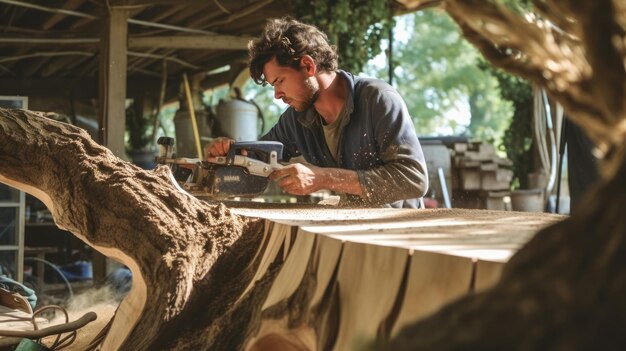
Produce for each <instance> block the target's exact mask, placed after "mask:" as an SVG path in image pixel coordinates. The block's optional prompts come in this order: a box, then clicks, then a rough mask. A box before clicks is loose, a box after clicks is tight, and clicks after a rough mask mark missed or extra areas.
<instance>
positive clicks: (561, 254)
mask: <svg viewBox="0 0 626 351" xmlns="http://www.w3.org/2000/svg"><path fill="white" fill-rule="evenodd" d="M444 3H445V8H446V10H447V11H448V13H449V14H450V15H451V17H452V18H453V19H454V20H455V21H456V22H457V23H458V24H459V26H460V28H461V30H462V31H463V35H464V36H465V37H466V38H467V39H468V40H469V41H470V42H471V43H472V44H474V45H475V46H476V47H477V48H478V49H480V50H481V52H482V53H483V55H484V56H485V58H487V59H488V60H489V61H490V62H491V63H492V64H493V65H494V66H496V67H500V68H503V69H505V70H507V71H509V72H511V73H514V74H516V75H519V76H521V77H523V78H526V79H528V80H530V81H532V82H534V83H535V84H537V85H538V86H541V87H543V88H545V89H546V90H547V91H548V92H549V93H550V95H551V97H552V98H554V99H555V100H556V101H558V102H559V103H561V104H562V105H563V107H564V109H565V110H566V111H567V116H569V117H571V118H572V120H573V121H574V122H575V123H577V124H578V125H580V126H581V127H582V128H583V129H584V130H585V132H586V133H587V134H588V135H589V136H590V137H591V138H592V139H593V140H594V141H595V143H596V145H597V146H598V150H597V151H599V152H597V153H598V154H600V153H601V154H602V156H603V157H604V159H603V162H602V169H603V171H604V172H603V177H604V181H603V182H602V184H600V185H598V186H597V187H596V188H595V189H593V190H592V191H591V192H589V193H588V194H587V195H586V196H585V197H584V199H583V201H582V205H581V206H580V207H578V208H577V212H576V214H575V216H572V217H571V218H568V219H567V220H565V221H563V222H561V223H559V224H556V225H554V226H552V227H549V228H547V229H544V230H543V231H541V232H540V233H538V234H537V235H536V236H535V237H534V238H533V239H532V241H530V242H529V243H528V244H527V245H526V246H524V247H523V248H522V249H521V250H520V251H519V252H518V253H517V254H516V255H515V256H514V257H513V258H512V259H511V260H510V261H509V263H508V264H507V265H506V266H505V267H504V270H503V273H502V277H501V280H500V281H499V282H498V283H497V284H496V285H495V286H493V287H492V288H491V289H489V290H487V291H485V292H483V293H480V294H475V295H472V296H467V297H465V298H463V299H461V300H460V301H458V302H456V303H453V304H451V305H449V306H447V307H445V308H444V309H443V310H441V311H440V312H439V313H437V314H436V315H434V316H432V317H431V318H428V319H427V320H423V321H421V322H419V323H416V324H414V325H412V326H411V327H409V328H407V329H405V330H404V331H403V332H402V333H401V334H400V336H399V337H398V338H396V339H395V340H394V341H393V342H391V343H389V344H380V345H378V347H377V348H378V349H381V350H394V351H395V350H491V349H505V350H510V349H520V350H579V349H580V350H590V349H611V350H614V349H624V348H625V347H626V336H625V334H624V333H623V331H622V326H623V325H624V323H626V304H625V303H624V299H625V298H624V296H626V269H625V268H624V257H626V256H625V255H626V240H625V239H626V216H624V213H623V211H624V208H625V206H626V188H625V187H624V184H625V183H624V180H625V179H626V144H625V143H624V140H626V124H625V123H624V121H625V119H626V103H625V101H626V99H624V97H625V85H624V82H625V81H626V69H625V66H624V59H625V57H626V50H624V39H625V35H624V33H625V32H624V23H625V22H624V21H625V19H626V11H625V10H626V8H625V7H624V4H623V2H620V1H611V0H598V1H593V2H589V1H571V0H564V1H552V0H547V1H535V6H536V10H537V13H539V15H538V16H537V15H534V14H530V13H525V12H524V11H523V10H520V8H517V9H516V10H517V11H511V10H509V9H507V8H506V7H504V6H503V4H502V2H493V1H484V0H445V1H444ZM546 20H549V21H550V22H547V21H546ZM555 25H556V26H558V27H555ZM569 157H576V155H571V154H570V155H569Z"/></svg>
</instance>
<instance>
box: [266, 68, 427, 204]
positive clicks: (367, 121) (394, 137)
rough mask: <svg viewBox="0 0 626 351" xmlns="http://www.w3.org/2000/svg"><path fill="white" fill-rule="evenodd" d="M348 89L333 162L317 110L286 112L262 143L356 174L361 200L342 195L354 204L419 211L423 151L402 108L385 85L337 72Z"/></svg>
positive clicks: (288, 155)
mask: <svg viewBox="0 0 626 351" xmlns="http://www.w3.org/2000/svg"><path fill="white" fill-rule="evenodd" d="M337 73H338V74H339V76H340V77H342V78H344V79H346V81H347V82H348V86H349V88H350V92H349V96H348V98H347V100H346V106H345V109H346V111H347V113H348V115H347V116H346V117H347V118H344V119H343V121H342V126H341V131H340V132H339V133H340V134H339V135H340V137H339V140H338V154H337V159H336V160H335V159H334V158H333V156H332V155H331V152H330V150H328V146H327V144H326V140H325V138H324V132H323V129H322V124H321V121H320V118H319V115H318V113H317V111H315V109H314V108H310V109H309V110H307V111H304V112H297V111H295V110H294V109H293V108H291V107H290V108H288V109H287V110H286V111H285V112H284V113H283V114H282V115H281V117H280V119H279V121H278V123H277V124H276V125H275V126H274V127H273V128H272V129H271V130H270V131H269V132H268V133H267V134H266V135H265V136H263V138H262V140H275V141H280V142H282V143H283V144H284V147H285V148H284V158H285V159H289V158H291V157H296V156H300V155H302V156H304V159H305V160H306V161H307V162H309V163H311V164H313V165H316V166H320V167H335V168H344V169H352V170H355V171H356V172H357V174H358V177H359V181H360V183H361V188H362V190H363V196H361V197H359V196H354V195H348V196H346V200H347V201H348V202H350V203H351V204H353V205H361V206H385V205H386V206H391V207H418V206H419V205H418V203H419V201H418V200H419V198H421V197H422V196H424V194H425V193H426V190H427V189H428V173H427V171H426V162H425V161H424V154H423V152H422V147H421V145H420V143H419V141H418V139H417V135H416V134H415V127H414V126H413V122H412V120H411V116H410V115H409V112H408V110H407V108H406V104H405V103H404V101H403V100H402V97H401V96H400V94H398V92H397V91H396V90H395V89H394V88H393V87H391V86H390V85H389V84H387V83H385V82H383V81H381V80H378V79H371V78H361V77H355V76H353V75H352V74H350V73H348V72H345V71H341V70H339V71H337Z"/></svg>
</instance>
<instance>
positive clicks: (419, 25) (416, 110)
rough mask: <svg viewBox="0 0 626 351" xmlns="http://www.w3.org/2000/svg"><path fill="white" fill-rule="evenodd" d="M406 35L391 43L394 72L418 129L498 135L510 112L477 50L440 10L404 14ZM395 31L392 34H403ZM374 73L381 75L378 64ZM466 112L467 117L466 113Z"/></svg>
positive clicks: (484, 136) (488, 136)
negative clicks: (483, 65) (392, 44)
mask: <svg viewBox="0 0 626 351" xmlns="http://www.w3.org/2000/svg"><path fill="white" fill-rule="evenodd" d="M399 23H400V24H403V23H406V29H405V31H408V32H409V33H408V34H409V37H408V40H406V41H404V42H402V41H401V40H399V41H397V42H396V43H394V57H393V59H394V76H395V83H396V87H397V89H398V91H399V92H400V93H401V94H402V96H403V98H404V100H405V101H406V103H407V107H408V109H409V111H410V113H411V116H412V117H413V120H414V124H415V126H416V130H417V132H418V133H419V134H422V135H424V134H431V135H432V134H437V133H438V132H439V133H441V131H442V130H445V131H446V133H447V134H461V133H465V134H469V135H470V136H472V137H474V138H480V139H483V140H499V139H500V138H501V137H502V134H503V131H504V129H505V128H506V126H507V124H508V120H509V118H510V116H511V114H512V108H511V104H510V103H509V102H507V101H504V100H503V99H502V98H501V97H500V92H499V87H498V81H497V80H496V79H495V77H493V76H492V75H491V73H490V72H489V71H485V70H483V69H481V68H480V67H479V66H478V60H479V57H480V54H479V53H478V51H477V50H476V49H475V48H474V47H472V46H471V45H470V44H469V43H468V42H467V41H465V40H464V39H463V37H462V36H461V35H460V34H459V31H458V29H457V27H456V24H455V23H454V22H453V21H452V20H451V19H450V18H449V16H447V15H446V14H445V13H444V12H442V11H439V10H425V11H420V12H417V13H413V14H409V15H405V16H403V17H402V18H401V19H399ZM402 32H403V30H402V28H398V29H397V30H396V33H397V35H396V38H398V37H399V34H400V33H402ZM373 75H375V76H379V77H380V76H384V75H385V72H383V71H382V69H381V70H380V71H378V72H375V73H374V74H373ZM470 113H471V119H470V120H469V121H468V120H467V116H468V115H469V114H470Z"/></svg>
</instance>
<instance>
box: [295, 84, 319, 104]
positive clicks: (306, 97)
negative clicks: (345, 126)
mask: <svg viewBox="0 0 626 351" xmlns="http://www.w3.org/2000/svg"><path fill="white" fill-rule="evenodd" d="M304 87H305V89H304V93H303V96H302V102H301V103H300V104H298V105H294V106H293V108H294V110H296V111H298V112H303V111H306V110H308V109H309V108H310V107H311V106H313V104H314V103H315V101H316V100H317V97H318V96H319V94H320V88H319V85H318V84H317V81H316V80H314V79H307V80H305V81H304Z"/></svg>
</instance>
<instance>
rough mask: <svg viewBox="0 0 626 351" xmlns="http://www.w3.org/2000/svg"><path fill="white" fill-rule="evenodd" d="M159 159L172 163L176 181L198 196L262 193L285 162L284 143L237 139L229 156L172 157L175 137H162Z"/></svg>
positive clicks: (241, 195) (246, 195)
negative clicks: (205, 158) (240, 140)
mask: <svg viewBox="0 0 626 351" xmlns="http://www.w3.org/2000/svg"><path fill="white" fill-rule="evenodd" d="M158 144H159V145H160V153H159V156H158V157H157V163H160V164H165V165H168V166H169V167H170V169H171V171H172V175H173V178H174V181H175V182H176V183H177V185H179V186H180V187H181V188H182V189H184V190H185V191H187V192H189V193H191V194H192V195H194V196H208V197H211V198H233V197H245V198H252V197H255V196H258V195H260V194H262V193H263V192H264V191H265V189H266V188H267V186H268V184H269V179H268V176H269V175H270V174H271V173H272V172H273V171H274V170H275V169H278V168H282V167H283V166H282V165H281V164H280V163H278V160H279V159H281V158H282V153H283V144H281V143H279V142H275V141H252V142H236V143H233V144H232V145H231V146H230V150H229V152H228V154H227V155H226V156H220V157H215V158H210V159H209V161H205V160H200V159H197V158H172V147H173V145H174V142H173V139H172V138H166V137H164V138H160V139H159V141H158Z"/></svg>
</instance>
